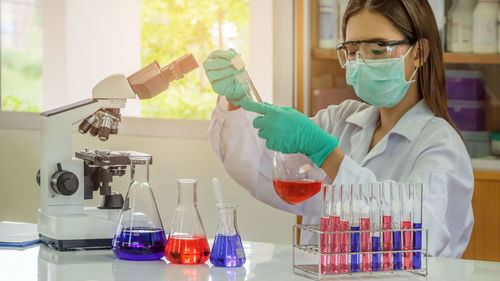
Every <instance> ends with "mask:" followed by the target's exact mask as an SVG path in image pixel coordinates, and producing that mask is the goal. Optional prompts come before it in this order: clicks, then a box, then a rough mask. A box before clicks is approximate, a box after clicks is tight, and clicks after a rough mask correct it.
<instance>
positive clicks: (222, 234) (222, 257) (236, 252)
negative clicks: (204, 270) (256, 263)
mask: <svg viewBox="0 0 500 281" xmlns="http://www.w3.org/2000/svg"><path fill="white" fill-rule="evenodd" d="M217 207H218V208H219V224H218V225H217V232H216V234H215V238H214V244H213V246H212V253H211V254H210V262H211V263H212V264H213V265H215V266H219V267H238V266H242V265H243V264H244V263H245V261H246V258H245V252H244V250H243V244H242V243H241V237H240V233H239V231H238V226H237V223H236V206H234V205H231V204H217Z"/></svg>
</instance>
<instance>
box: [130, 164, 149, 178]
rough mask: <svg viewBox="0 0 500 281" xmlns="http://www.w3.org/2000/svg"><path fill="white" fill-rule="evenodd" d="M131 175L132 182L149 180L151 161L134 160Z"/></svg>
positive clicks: (131, 165)
mask: <svg viewBox="0 0 500 281" xmlns="http://www.w3.org/2000/svg"><path fill="white" fill-rule="evenodd" d="M130 177H131V181H132V182H149V161H136V160H132V161H131V163H130Z"/></svg>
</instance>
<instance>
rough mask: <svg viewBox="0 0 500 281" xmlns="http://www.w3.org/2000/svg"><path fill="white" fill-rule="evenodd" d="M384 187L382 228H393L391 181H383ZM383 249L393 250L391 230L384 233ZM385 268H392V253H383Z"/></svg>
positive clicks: (387, 269)
mask: <svg viewBox="0 0 500 281" xmlns="http://www.w3.org/2000/svg"><path fill="white" fill-rule="evenodd" d="M381 188H382V228H383V229H385V230H387V229H391V228H392V223H391V182H390V181H383V182H382V183H381ZM382 240H383V241H382V249H383V250H384V251H391V250H392V235H391V232H389V231H386V232H384V233H383V234H382ZM382 265H383V269H384V271H390V270H392V254H391V253H384V255H383V263H382Z"/></svg>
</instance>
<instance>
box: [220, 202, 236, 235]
mask: <svg viewBox="0 0 500 281" xmlns="http://www.w3.org/2000/svg"><path fill="white" fill-rule="evenodd" d="M217 207H219V225H218V226H217V234H219V235H224V236H232V235H237V234H239V233H238V229H237V222H236V207H235V206H231V205H223V204H220V205H217Z"/></svg>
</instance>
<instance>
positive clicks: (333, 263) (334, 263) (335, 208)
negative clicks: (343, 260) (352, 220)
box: [329, 185, 342, 273]
mask: <svg viewBox="0 0 500 281" xmlns="http://www.w3.org/2000/svg"><path fill="white" fill-rule="evenodd" d="M332 188H333V199H332V215H331V216H330V226H331V230H332V231H339V230H340V213H341V194H342V186H341V185H334V186H332ZM330 253H340V234H338V233H334V234H332V235H331V236H330ZM339 271H340V256H339V255H332V256H330V271H329V272H330V273H339Z"/></svg>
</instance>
